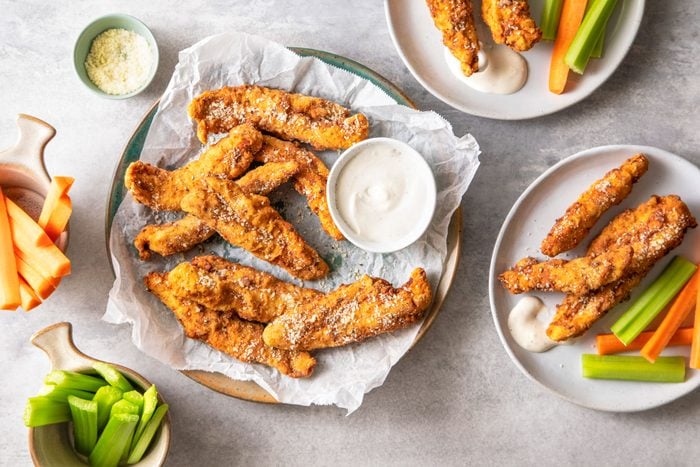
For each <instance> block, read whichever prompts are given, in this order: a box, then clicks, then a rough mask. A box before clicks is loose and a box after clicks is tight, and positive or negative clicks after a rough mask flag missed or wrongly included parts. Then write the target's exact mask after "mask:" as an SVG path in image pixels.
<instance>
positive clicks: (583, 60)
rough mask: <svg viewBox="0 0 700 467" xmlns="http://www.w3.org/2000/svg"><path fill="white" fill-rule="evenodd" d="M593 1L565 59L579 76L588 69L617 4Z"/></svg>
mask: <svg viewBox="0 0 700 467" xmlns="http://www.w3.org/2000/svg"><path fill="white" fill-rule="evenodd" d="M591 1H592V2H593V3H592V4H591V5H590V7H589V9H588V11H587V12H586V15H585V16H584V17H583V21H582V22H581V26H579V28H578V32H577V33H576V36H574V40H573V41H572V42H571V45H570V46H569V50H568V51H567V52H566V56H565V57H564V62H566V65H567V66H568V67H569V68H570V69H571V70H573V71H575V72H576V73H579V74H583V71H584V70H585V69H586V65H587V64H588V61H589V59H590V58H591V52H593V48H594V47H595V45H596V41H597V40H598V37H600V35H601V34H602V33H603V32H604V30H605V25H606V24H607V22H608V19H610V15H611V14H612V12H613V10H614V9H615V5H616V4H617V0H591Z"/></svg>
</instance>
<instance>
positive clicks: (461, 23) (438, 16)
mask: <svg viewBox="0 0 700 467" xmlns="http://www.w3.org/2000/svg"><path fill="white" fill-rule="evenodd" d="M427 4H428V8H429V9H430V15H431V16H432V17H433V22H434V23H435V27H436V28H438V30H440V32H441V33H442V43H443V44H444V45H445V47H447V48H448V49H449V50H450V52H451V53H452V55H453V56H454V57H455V58H456V59H457V60H459V63H460V64H461V68H462V73H464V75H465V76H471V75H472V74H473V73H476V72H477V71H479V57H478V55H477V54H478V53H479V39H478V38H477V36H476V27H475V26H474V12H473V9H474V7H473V5H472V2H471V0H427Z"/></svg>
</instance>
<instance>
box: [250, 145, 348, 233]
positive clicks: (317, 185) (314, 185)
mask: <svg viewBox="0 0 700 467" xmlns="http://www.w3.org/2000/svg"><path fill="white" fill-rule="evenodd" d="M255 160H256V161H259V162H264V163H269V162H283V161H296V162H297V163H299V164H300V165H301V168H300V170H299V172H298V173H297V174H296V175H295V176H294V189H295V190H296V191H297V192H298V193H299V194H300V195H302V196H305V197H306V202H307V204H308V205H309V208H311V210H312V211H313V212H314V213H315V214H316V215H317V216H318V219H319V222H320V223H321V228H323V230H324V231H325V232H326V233H327V234H328V235H330V236H331V238H334V239H336V240H343V239H344V237H343V234H342V233H340V230H339V229H338V227H337V226H336V225H335V222H333V218H332V217H331V213H330V210H329V209H328V199H327V197H326V182H327V181H328V168H327V167H326V164H324V163H323V161H322V160H321V159H319V158H318V157H316V156H315V155H314V154H313V153H312V152H311V151H307V150H306V149H304V148H301V147H299V146H298V145H296V144H294V143H290V142H287V141H282V140H280V139H277V138H274V137H272V136H267V135H265V136H263V147H262V149H261V150H260V152H258V153H257V154H256V155H255Z"/></svg>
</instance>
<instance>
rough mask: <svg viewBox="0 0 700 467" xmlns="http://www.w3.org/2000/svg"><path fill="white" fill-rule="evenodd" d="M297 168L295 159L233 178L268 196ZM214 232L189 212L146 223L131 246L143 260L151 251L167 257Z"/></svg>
mask: <svg viewBox="0 0 700 467" xmlns="http://www.w3.org/2000/svg"><path fill="white" fill-rule="evenodd" d="M298 171H299V164H298V163H297V162H294V161H289V162H271V163H269V164H265V165H262V166H260V167H258V168H256V169H253V170H251V171H250V172H248V173H247V174H245V175H244V176H243V177H241V178H239V179H238V180H236V184H237V185H238V186H239V187H241V190H243V192H244V193H253V194H257V195H267V194H269V193H271V192H272V191H274V190H275V189H276V188H278V187H279V186H280V185H282V184H284V183H285V182H287V181H288V180H289V179H290V178H291V177H292V176H293V175H294V174H296V173H297V172H298ZM215 233H216V231H215V230H214V229H211V228H209V226H208V225H207V223H206V222H204V221H202V220H199V219H198V218H197V217H195V216H193V215H191V214H188V215H186V216H185V217H183V218H182V219H178V220H176V221H174V222H168V223H165V224H151V225H147V226H146V227H144V228H143V229H141V231H140V232H139V233H138V235H136V238H134V246H135V247H136V249H137V250H138V251H139V257H140V258H141V259H142V260H144V261H145V260H147V259H149V258H150V257H151V253H153V252H154V253H158V254H159V255H161V256H168V255H173V254H175V253H182V252H185V251H189V250H191V249H192V248H194V247H195V246H196V245H198V244H200V243H202V242H204V241H206V240H208V239H209V238H211V237H212V236H213V235H214V234H215Z"/></svg>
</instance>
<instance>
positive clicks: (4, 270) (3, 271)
mask: <svg viewBox="0 0 700 467" xmlns="http://www.w3.org/2000/svg"><path fill="white" fill-rule="evenodd" d="M21 303H22V298H21V296H20V293H19V276H17V264H16V263H15V255H14V253H13V248H12V231H11V230H10V221H9V219H8V217H7V207H6V204H5V195H3V193H2V189H0V309H2V310H16V309H17V307H18V306H20V304H21Z"/></svg>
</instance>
